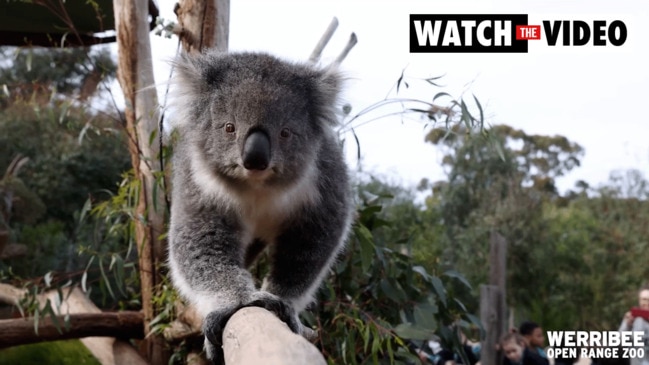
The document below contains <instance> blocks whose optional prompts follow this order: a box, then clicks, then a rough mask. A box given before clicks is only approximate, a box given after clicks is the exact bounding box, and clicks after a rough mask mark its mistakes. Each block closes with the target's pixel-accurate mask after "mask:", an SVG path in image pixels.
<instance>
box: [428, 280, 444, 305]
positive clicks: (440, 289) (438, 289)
mask: <svg viewBox="0 0 649 365" xmlns="http://www.w3.org/2000/svg"><path fill="white" fill-rule="evenodd" d="M431 283H432V284H433V288H434V289H435V293H437V296H438V297H439V300H440V301H441V302H442V304H443V305H444V306H445V307H446V289H444V285H443V284H442V280H440V278H438V277H437V276H433V277H431Z"/></svg>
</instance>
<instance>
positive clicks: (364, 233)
mask: <svg viewBox="0 0 649 365" xmlns="http://www.w3.org/2000/svg"><path fill="white" fill-rule="evenodd" d="M356 237H358V242H359V243H360V249H361V252H360V253H361V268H362V270H363V272H364V273H367V272H369V270H370V266H371V265H372V260H373V259H374V252H375V250H374V241H373V240H372V232H370V231H369V230H368V229H367V227H365V226H364V225H357V226H356Z"/></svg>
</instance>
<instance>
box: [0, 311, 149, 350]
mask: <svg viewBox="0 0 649 365" xmlns="http://www.w3.org/2000/svg"><path fill="white" fill-rule="evenodd" d="M57 319H58V323H59V326H60V328H61V331H62V333H59V331H58V330H57V328H56V326H55V324H54V322H53V321H52V318H50V317H47V318H41V319H40V320H39V323H38V335H36V334H35V333H34V319H33V318H29V319H23V318H18V319H4V320H0V348H6V347H11V346H16V345H24V344H28V343H36V342H43V341H58V340H67V339H71V338H82V337H91V336H107V337H120V338H144V330H143V328H144V326H143V320H144V315H143V314H142V313H140V312H133V311H123V312H112V313H108V312H104V313H86V314H72V315H70V318H69V325H70V327H69V330H67V331H66V330H65V328H64V323H65V319H64V317H63V316H58V317H57Z"/></svg>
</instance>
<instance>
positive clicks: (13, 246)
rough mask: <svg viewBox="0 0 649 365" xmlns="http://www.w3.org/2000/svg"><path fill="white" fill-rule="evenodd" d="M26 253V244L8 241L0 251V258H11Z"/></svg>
mask: <svg viewBox="0 0 649 365" xmlns="http://www.w3.org/2000/svg"><path fill="white" fill-rule="evenodd" d="M25 255H27V245H23V244H21V243H10V244H8V245H6V246H5V247H4V250H2V251H1V252H0V259H3V260H6V259H13V258H16V257H21V256H25Z"/></svg>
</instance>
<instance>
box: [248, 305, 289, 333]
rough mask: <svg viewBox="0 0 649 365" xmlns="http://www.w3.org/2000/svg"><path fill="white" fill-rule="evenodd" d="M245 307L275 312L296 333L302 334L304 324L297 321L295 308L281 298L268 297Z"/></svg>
mask: <svg viewBox="0 0 649 365" xmlns="http://www.w3.org/2000/svg"><path fill="white" fill-rule="evenodd" d="M244 307H261V308H264V309H266V310H268V311H270V312H273V313H274V314H275V315H276V316H277V317H278V318H279V319H280V320H281V321H282V322H284V323H286V324H287V325H288V328H290V329H291V331H293V332H294V333H297V334H298V335H300V334H302V323H300V321H299V320H298V319H297V314H296V313H295V310H294V309H293V307H292V306H291V305H290V304H288V303H286V302H284V301H283V300H281V299H279V298H272V297H266V298H261V299H257V300H253V301H252V302H250V303H248V304H245V305H244Z"/></svg>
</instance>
